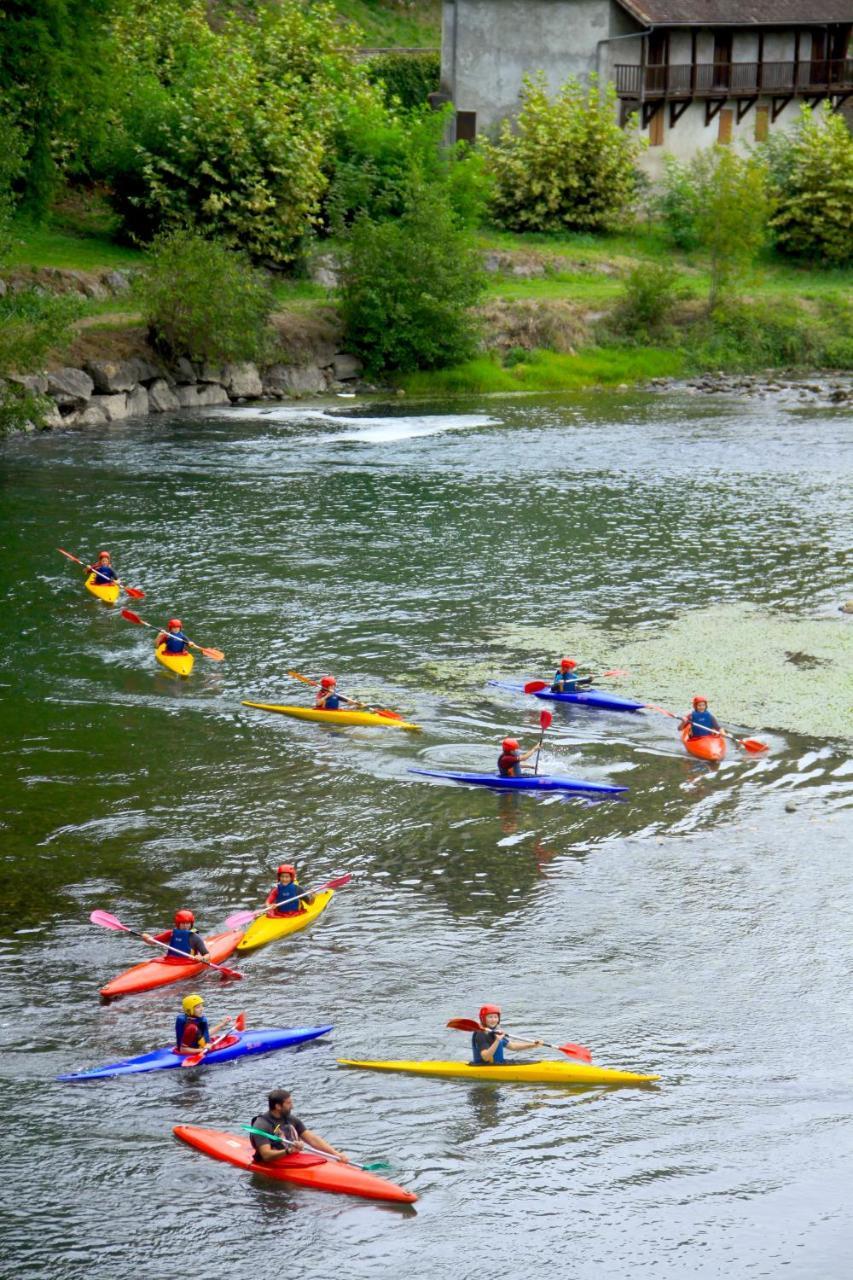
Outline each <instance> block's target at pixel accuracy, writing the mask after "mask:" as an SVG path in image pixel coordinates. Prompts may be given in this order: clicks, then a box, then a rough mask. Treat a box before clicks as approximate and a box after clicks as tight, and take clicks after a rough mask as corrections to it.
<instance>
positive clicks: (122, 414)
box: [89, 392, 127, 422]
mask: <svg viewBox="0 0 853 1280" xmlns="http://www.w3.org/2000/svg"><path fill="white" fill-rule="evenodd" d="M89 405H90V406H93V407H94V408H97V409H102V410H103V413H104V417H105V418H106V420H107V422H119V421H120V420H121V419H122V418H126V417H127V396H126V395H125V394H124V392H119V393H118V394H116V395H112V396H92V399H91V400H90V401H89Z"/></svg>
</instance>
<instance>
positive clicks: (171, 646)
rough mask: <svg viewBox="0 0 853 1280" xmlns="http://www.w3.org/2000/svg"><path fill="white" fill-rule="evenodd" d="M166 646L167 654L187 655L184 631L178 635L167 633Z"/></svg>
mask: <svg viewBox="0 0 853 1280" xmlns="http://www.w3.org/2000/svg"><path fill="white" fill-rule="evenodd" d="M165 645H166V652H167V653H186V651H187V638H186V636H185V635H184V633H183V631H178V632H177V633H175V632H173V631H167V632H166V640H165Z"/></svg>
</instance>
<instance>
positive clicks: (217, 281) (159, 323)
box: [136, 231, 273, 363]
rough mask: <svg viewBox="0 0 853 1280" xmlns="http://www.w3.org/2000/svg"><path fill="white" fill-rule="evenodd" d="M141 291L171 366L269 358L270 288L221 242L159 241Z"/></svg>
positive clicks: (196, 238)
mask: <svg viewBox="0 0 853 1280" xmlns="http://www.w3.org/2000/svg"><path fill="white" fill-rule="evenodd" d="M136 289H137V292H138V297H139V299H140V302H141V304H142V306H143V308H144V312H145V317H146V319H147V322H148V326H149V330H150V332H151V337H152V344H153V345H154V346H155V347H156V349H157V350H159V351H161V352H162V353H163V354H164V355H165V356H167V358H169V359H174V358H176V357H179V356H187V357H188V358H189V359H190V360H209V361H211V362H215V363H220V362H223V361H241V360H260V361H263V360H264V359H265V357H266V356H267V355H268V353H269V351H270V348H271V343H272V331H271V329H270V328H269V325H268V320H269V316H270V313H271V311H272V308H273V296H272V292H271V290H270V287H269V283H268V282H267V281H266V280H265V279H264V277H263V276H261V275H260V274H259V273H258V272H256V271H255V270H254V269H253V268H252V266H251V265H250V263H249V261H248V259H246V258H245V257H243V255H241V254H239V253H235V252H233V251H232V250H230V249H227V248H226V247H225V246H224V245H222V244H219V243H217V242H216V241H213V240H205V239H204V237H203V236H200V235H198V233H196V232H193V231H178V232H173V233H170V234H165V235H163V236H161V237H160V238H159V239H158V240H156V241H155V243H154V245H153V248H152V251H151V256H150V259H149V262H148V266H147V267H146V269H145V271H144V272H143V273H142V276H141V277H140V279H139V280H138V282H137V285H136Z"/></svg>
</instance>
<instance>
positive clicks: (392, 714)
mask: <svg viewBox="0 0 853 1280" xmlns="http://www.w3.org/2000/svg"><path fill="white" fill-rule="evenodd" d="M287 674H288V675H289V676H291V677H292V678H293V679H294V680H301V681H302V683H303V684H310V685H312V686H313V687H314V688H315V689H318V688H319V687H320V681H319V680H312V679H311V677H310V676H302V675H300V674H299V672H298V671H288V673H287ZM342 696H343V697H346V696H347V695H346V694H343V695H342ZM350 701H351V702H354V703H355V705H356V706H357V707H361V708H362V709H363V710H364V711H372V712H373V713H374V714H375V715H377V716H384V717H385V719H386V720H403V719H404V718H405V717H404V716H401V715H400V713H399V711H389V710H388V709H387V708H386V707H371V706H369V705H368V704H367V703H366V702H358V701H357V699H355V698H350Z"/></svg>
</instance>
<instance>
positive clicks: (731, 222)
mask: <svg viewBox="0 0 853 1280" xmlns="http://www.w3.org/2000/svg"><path fill="white" fill-rule="evenodd" d="M699 172H702V171H701V170H699ZM700 192H701V204H700V208H699V212H698V214H697V216H696V234H697V236H698V238H699V244H700V245H701V247H702V248H703V249H704V250H705V251H706V252H707V254H708V256H709V258H710V268H711V289H710V295H709V305H710V306H712V307H713V306H714V305H715V304H716V301H717V299H718V298H719V297H720V295H721V294H723V293H726V292H728V291H729V290H730V289H731V287H732V284H733V282H734V280H735V277H736V275H738V273H740V272H743V271H745V270H746V269H747V268H748V267H750V266H751V265H752V263H753V262H754V261H755V259H756V257H757V256H758V253H759V251H760V250H761V249H762V248H763V247H764V245H765V244H766V242H767V237H768V228H767V218H768V214H769V202H768V196H767V185H766V175H765V170H764V167H763V166H762V165H761V164H760V163H758V162H757V161H756V160H755V159H753V158H750V159H747V160H744V159H741V157H740V156H739V155H738V154H737V152H735V151H733V150H732V148H731V147H715V148H714V149H713V151H712V154H711V161H710V163H709V164H708V166H707V168H706V170H705V177H704V181H703V183H702V186H701V188H700Z"/></svg>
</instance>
